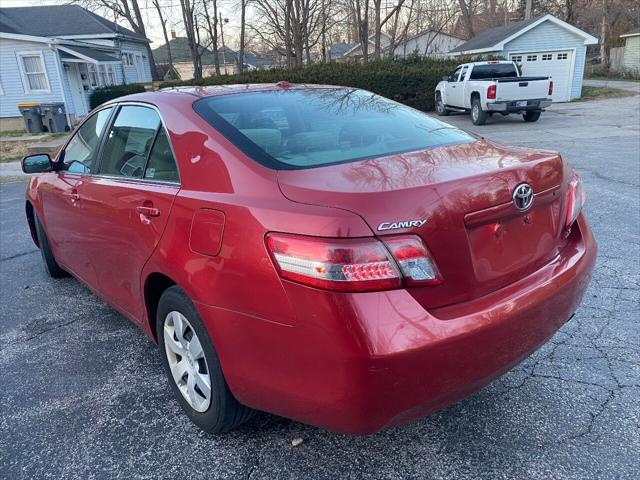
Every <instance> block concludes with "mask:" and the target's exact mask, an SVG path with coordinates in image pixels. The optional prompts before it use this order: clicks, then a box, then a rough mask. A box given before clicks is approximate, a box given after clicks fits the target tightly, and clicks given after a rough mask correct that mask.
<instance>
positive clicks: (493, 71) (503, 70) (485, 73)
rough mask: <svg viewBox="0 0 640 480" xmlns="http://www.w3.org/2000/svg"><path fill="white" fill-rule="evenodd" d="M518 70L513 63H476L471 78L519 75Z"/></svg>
mask: <svg viewBox="0 0 640 480" xmlns="http://www.w3.org/2000/svg"><path fill="white" fill-rule="evenodd" d="M517 76H518V71H517V70H516V66H515V65H514V64H513V63H494V64H490V65H474V67H473V70H471V78H470V79H471V80H482V79H484V78H512V77H517Z"/></svg>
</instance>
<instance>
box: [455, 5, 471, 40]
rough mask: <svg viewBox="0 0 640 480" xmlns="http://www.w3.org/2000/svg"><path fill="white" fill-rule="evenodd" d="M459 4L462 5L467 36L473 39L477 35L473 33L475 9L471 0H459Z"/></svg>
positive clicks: (461, 9)
mask: <svg viewBox="0 0 640 480" xmlns="http://www.w3.org/2000/svg"><path fill="white" fill-rule="evenodd" d="M458 4H459V5H460V16H461V17H462V22H463V24H464V28H465V31H466V34H467V36H468V37H469V38H471V37H473V36H474V35H475V32H474V31H473V8H472V5H471V0H458Z"/></svg>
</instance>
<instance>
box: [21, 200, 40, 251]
mask: <svg viewBox="0 0 640 480" xmlns="http://www.w3.org/2000/svg"><path fill="white" fill-rule="evenodd" d="M24 209H25V212H26V214H27V224H28V225H29V233H31V239H32V240H33V243H35V244H36V247H38V248H40V243H39V242H38V234H37V233H36V218H35V213H34V212H33V205H31V202H26V203H25V206H24Z"/></svg>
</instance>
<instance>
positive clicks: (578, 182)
mask: <svg viewBox="0 0 640 480" xmlns="http://www.w3.org/2000/svg"><path fill="white" fill-rule="evenodd" d="M585 201H586V195H585V193H584V189H583V188H582V179H581V178H580V176H579V175H578V174H576V173H574V174H573V178H572V179H571V182H569V188H568V189H567V221H566V227H567V228H570V227H571V225H573V222H575V221H576V219H577V218H578V215H580V212H581V211H582V207H583V206H584V202H585Z"/></svg>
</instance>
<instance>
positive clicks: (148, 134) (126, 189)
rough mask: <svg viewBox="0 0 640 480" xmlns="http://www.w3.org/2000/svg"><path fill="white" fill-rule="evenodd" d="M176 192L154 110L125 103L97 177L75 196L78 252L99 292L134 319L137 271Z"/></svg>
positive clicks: (138, 304)
mask: <svg viewBox="0 0 640 480" xmlns="http://www.w3.org/2000/svg"><path fill="white" fill-rule="evenodd" d="M179 189H180V183H179V176H178V170H177V167H176V163H175V159H174V156H173V153H172V149H171V145H170V141H169V138H168V134H167V132H166V130H165V128H164V126H163V125H162V121H161V119H160V115H159V113H158V111H157V110H156V109H155V108H153V107H151V106H146V105H140V104H124V105H122V106H120V107H119V108H118V111H117V112H116V113H115V116H114V120H113V122H112V123H111V125H110V126H109V130H108V133H107V136H106V138H105V140H104V143H103V146H102V149H101V153H100V164H99V170H98V174H97V175H95V176H91V177H89V178H87V179H86V180H85V182H84V183H83V185H82V186H81V189H80V191H79V193H80V197H81V202H82V205H83V214H84V216H85V220H86V225H87V230H88V231H89V232H90V234H89V235H86V237H85V245H83V248H84V249H85V251H86V252H87V254H88V255H89V257H90V260H91V262H92V265H93V268H94V269H95V271H96V273H97V285H98V290H99V291H101V292H102V293H103V294H104V295H105V296H106V297H107V298H108V299H109V300H110V301H112V302H113V303H114V304H116V305H117V306H118V307H120V308H121V309H122V310H124V311H126V312H127V313H129V314H130V315H131V316H133V317H135V318H142V316H143V304H144V303H143V301H142V299H143V292H141V290H140V272H141V271H142V268H143V266H144V264H145V263H146V261H147V260H148V259H149V257H150V256H151V254H152V253H153V250H154V248H155V247H156V245H157V244H158V241H159V240H160V237H161V236H162V233H163V231H164V228H165V226H166V224H167V220H168V218H169V214H170V212H171V208H172V205H173V201H174V198H175V196H176V194H177V193H178V190H179Z"/></svg>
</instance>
